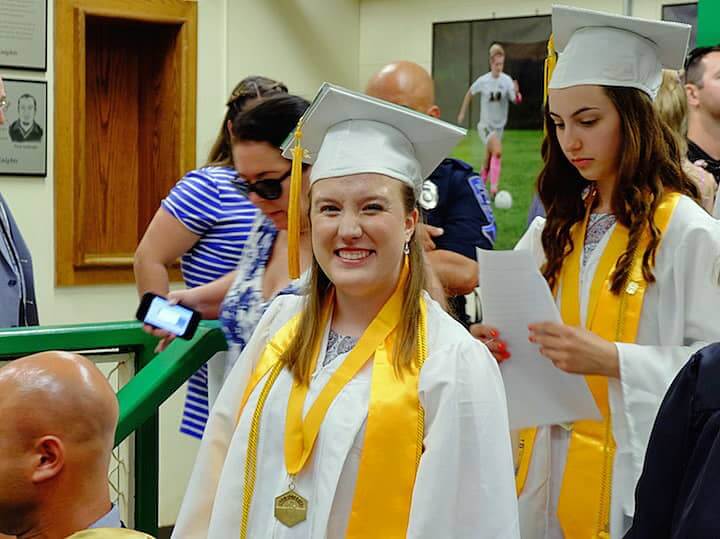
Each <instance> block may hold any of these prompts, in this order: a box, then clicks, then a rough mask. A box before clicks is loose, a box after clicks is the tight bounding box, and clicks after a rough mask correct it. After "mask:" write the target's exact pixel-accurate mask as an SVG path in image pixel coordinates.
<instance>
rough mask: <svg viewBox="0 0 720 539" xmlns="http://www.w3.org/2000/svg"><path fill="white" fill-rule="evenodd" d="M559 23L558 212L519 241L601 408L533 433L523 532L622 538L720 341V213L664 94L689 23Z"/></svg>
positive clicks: (559, 364)
mask: <svg viewBox="0 0 720 539" xmlns="http://www.w3.org/2000/svg"><path fill="white" fill-rule="evenodd" d="M552 25H553V36H554V43H555V45H556V46H557V48H558V50H559V51H560V56H559V58H558V60H557V65H556V66H555V68H554V70H550V69H548V71H551V73H549V77H547V78H546V80H549V84H548V88H549V90H548V101H547V106H546V110H545V118H546V126H547V130H546V136H545V140H544V142H543V147H542V153H543V161H544V166H543V169H542V171H541V172H540V175H539V177H538V192H539V194H540V198H541V199H542V202H543V204H544V206H545V208H547V219H542V218H538V219H536V220H535V221H533V223H532V225H531V226H530V228H529V230H528V231H527V232H526V234H525V236H523V238H522V239H521V240H520V242H519V243H518V246H517V248H518V249H528V250H530V251H531V252H532V254H533V255H534V258H535V260H536V261H537V263H538V265H539V266H540V268H541V271H542V273H543V275H544V277H545V279H546V280H547V283H548V285H549V287H550V289H551V290H552V291H553V292H554V294H555V297H556V302H557V305H558V308H559V311H560V314H561V315H562V321H563V322H562V323H555V322H552V321H542V320H538V321H537V323H533V324H531V325H530V326H529V328H528V329H529V334H528V338H529V340H530V342H532V343H535V344H537V345H538V348H539V352H540V354H541V355H542V356H544V357H545V358H547V360H548V361H551V362H552V363H553V365H554V366H555V367H556V368H558V369H561V370H563V371H565V372H568V373H571V374H576V375H583V376H585V380H586V382H587V385H588V388H589V389H590V391H591V393H592V395H593V397H594V399H595V402H596V404H597V407H598V409H599V412H600V419H599V420H595V419H589V420H581V421H576V422H574V423H572V424H569V425H568V424H563V425H552V426H542V427H539V428H537V429H532V430H525V431H521V432H520V435H519V437H520V443H519V444H518V447H519V449H520V451H519V459H518V460H519V462H517V463H516V469H517V470H518V472H517V483H518V492H519V506H520V523H521V535H522V537H523V538H524V539H526V538H527V539H558V538H563V537H564V538H566V539H575V538H585V537H604V538H608V537H613V538H620V537H622V536H623V535H624V534H625V532H626V531H627V529H628V527H629V524H630V522H631V520H632V516H633V512H634V498H633V494H634V489H635V485H636V483H637V480H638V477H639V476H640V472H641V468H642V463H643V458H644V454H645V450H646V447H647V443H648V438H649V436H650V431H651V428H652V425H653V421H654V419H655V415H656V413H657V411H658V408H659V406H660V403H661V401H662V399H663V396H664V394H665V392H666V390H667V388H668V387H669V385H670V383H671V382H672V380H673V378H674V376H675V374H676V373H677V372H678V371H679V370H680V368H681V367H682V366H683V364H684V363H685V362H686V361H687V360H688V358H690V356H691V355H692V354H693V353H694V352H695V351H697V350H698V349H699V348H701V347H702V346H703V345H704V344H705V343H707V342H713V341H717V340H720V316H719V315H718V305H720V282H719V278H720V275H719V274H718V273H719V271H720V224H719V223H718V222H717V221H716V220H714V219H713V218H712V217H711V216H710V215H708V213H707V212H706V211H704V210H703V209H702V208H701V207H700V206H699V205H698V198H699V197H698V190H697V187H696V186H695V184H694V183H693V182H692V181H691V180H690V178H688V177H687V175H686V174H685V172H684V171H683V169H682V167H681V162H682V156H681V149H680V145H679V144H678V141H677V139H676V137H675V135H674V134H673V133H672V132H671V130H670V129H669V128H668V127H667V125H666V124H665V123H664V122H663V121H662V120H661V119H660V118H659V116H658V114H657V112H656V111H655V109H654V107H653V97H654V96H655V94H656V92H657V90H658V88H659V87H660V83H661V81H662V71H661V68H662V67H663V66H666V67H668V68H677V67H678V66H679V65H681V64H682V59H683V55H684V51H685V47H686V46H687V41H688V38H689V35H690V27H689V26H688V25H683V24H678V23H667V22H659V21H649V20H642V19H637V18H632V17H623V16H619V15H611V14H606V13H600V12H596V11H590V10H585V9H579V8H571V7H565V6H554V7H553V10H552ZM601 49H602V51H603V53H602V54H598V51H599V50H601ZM551 52H552V51H551ZM554 59H555V56H554V53H553V54H551V55H550V56H549V58H548V68H550V66H552V63H553V61H554ZM488 329H492V328H488ZM498 330H499V336H498V337H497V339H501V338H502V335H503V328H498ZM495 335H496V336H497V333H495ZM510 352H511V353H512V350H510ZM509 361H510V362H512V361H513V359H510V360H509Z"/></svg>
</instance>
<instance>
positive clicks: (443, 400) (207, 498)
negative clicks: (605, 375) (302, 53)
mask: <svg viewBox="0 0 720 539" xmlns="http://www.w3.org/2000/svg"><path fill="white" fill-rule="evenodd" d="M462 134H463V130H461V129H458V128H456V127H454V126H451V125H449V124H446V123H444V122H441V121H439V120H436V119H434V118H431V117H429V116H426V115H424V114H418V113H416V112H414V111H411V110H409V109H406V108H404V107H400V106H397V105H391V104H389V103H386V102H383V101H379V100H376V99H372V98H368V97H366V96H362V95H360V94H354V93H352V92H349V91H347V90H344V89H341V88H337V87H333V86H330V85H324V86H323V87H322V88H321V90H320V93H319V94H318V96H317V97H316V98H315V101H314V103H313V104H312V105H311V106H310V108H309V109H308V110H307V112H306V113H305V115H304V117H303V119H302V120H301V121H300V124H299V125H298V128H297V129H296V131H295V137H294V138H295V142H294V144H292V143H290V142H288V143H286V155H290V154H292V156H293V166H292V169H293V172H292V178H291V186H290V209H289V231H288V237H289V242H288V258H289V263H290V273H291V276H297V274H298V272H299V257H298V237H299V233H300V221H301V215H300V210H299V207H300V176H301V166H302V161H303V160H306V162H308V163H313V168H312V170H311V172H310V185H311V187H310V196H309V198H310V204H309V208H310V209H309V232H310V236H311V240H312V253H313V261H312V266H311V269H310V284H309V285H308V290H307V294H306V296H305V297H300V296H284V297H281V298H277V299H276V300H275V301H274V302H273V303H272V304H271V306H270V307H269V309H268V311H267V312H266V313H265V315H264V316H263V318H262V320H261V322H260V324H259V326H258V328H257V329H256V331H255V333H254V334H253V336H252V338H251V340H250V342H249V343H248V344H247V346H246V347H245V349H244V351H243V353H242V355H241V356H240V358H239V359H238V361H237V363H236V364H235V366H234V367H233V370H232V372H231V373H230V377H229V378H228V380H227V381H226V383H225V385H224V386H223V389H222V391H221V393H220V395H219V397H218V401H217V403H216V404H215V406H214V408H213V410H212V414H211V417H210V421H209V423H208V428H207V430H206V431H205V436H204V438H203V442H202V446H201V448H200V453H199V455H198V458H197V461H196V464H195V469H194V471H193V475H192V478H191V480H190V485H189V487H188V492H187V494H186V496H185V500H184V501H183V505H182V508H181V510H180V515H179V518H178V522H177V525H176V527H175V532H174V537H178V538H182V539H196V538H202V537H209V538H217V539H227V538H237V537H240V538H245V537H251V538H263V537H274V538H295V537H297V538H329V539H336V538H337V539H339V538H344V537H348V538H353V539H360V538H371V537H378V538H383V539H400V538H405V537H412V538H427V539H438V538H441V537H442V538H452V539H461V538H468V539H469V538H475V537H488V538H490V537H492V538H494V539H502V538H517V537H519V530H518V521H517V500H516V496H515V488H514V481H513V470H512V454H511V446H510V436H509V432H508V421H507V411H506V407H505V393H504V391H503V387H502V381H501V380H500V373H499V370H498V367H497V364H496V362H495V360H494V359H493V358H492V357H491V355H490V353H489V352H488V350H487V349H486V348H485V346H483V345H482V344H480V343H479V342H477V341H476V340H475V339H473V338H472V337H471V336H470V335H468V333H467V332H466V331H465V330H464V329H463V328H462V326H461V325H460V324H458V323H457V322H456V321H454V320H453V319H452V318H451V317H450V316H449V315H448V314H447V313H445V312H444V311H443V310H442V309H441V308H440V307H439V305H438V304H437V303H435V302H434V301H433V300H431V299H430V297H429V296H428V295H427V294H426V293H425V292H423V286H424V278H425V270H424V268H423V255H422V247H421V246H420V244H419V243H418V240H417V239H416V235H415V234H414V232H415V226H416V224H417V220H418V210H417V208H416V204H417V200H418V195H419V194H420V192H421V189H422V182H423V179H424V178H425V177H427V176H428V175H429V174H430V173H431V172H432V171H433V170H434V169H435V167H436V166H437V165H438V163H439V162H440V161H441V160H442V159H443V157H445V156H446V155H447V153H448V152H449V151H450V149H452V147H453V146H454V145H455V144H456V143H457V141H458V140H459V139H460V138H461V137H462ZM293 146H294V147H293Z"/></svg>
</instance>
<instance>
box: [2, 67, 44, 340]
mask: <svg viewBox="0 0 720 539" xmlns="http://www.w3.org/2000/svg"><path fill="white" fill-rule="evenodd" d="M6 103H7V100H6V95H5V86H4V85H3V82H2V79H1V78H0V125H2V124H3V123H4V122H5V110H6ZM37 324H38V313H37V305H36V304H35V283H34V279H33V269H32V259H31V258H30V251H29V249H28V248H27V245H25V240H23V237H22V235H21V234H20V230H19V229H18V227H17V224H16V223H15V219H13V216H12V213H10V208H9V207H8V205H7V203H6V202H5V199H4V198H3V197H2V195H0V328H3V327H15V326H35V325H37Z"/></svg>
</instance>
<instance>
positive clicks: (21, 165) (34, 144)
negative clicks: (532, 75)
mask: <svg viewBox="0 0 720 539" xmlns="http://www.w3.org/2000/svg"><path fill="white" fill-rule="evenodd" d="M3 81H4V83H5V93H6V95H7V101H8V108H7V110H6V111H5V120H6V121H5V124H4V125H1V126H0V175H1V176H47V83H46V82H45V81H34V80H20V79H6V78H4V77H3Z"/></svg>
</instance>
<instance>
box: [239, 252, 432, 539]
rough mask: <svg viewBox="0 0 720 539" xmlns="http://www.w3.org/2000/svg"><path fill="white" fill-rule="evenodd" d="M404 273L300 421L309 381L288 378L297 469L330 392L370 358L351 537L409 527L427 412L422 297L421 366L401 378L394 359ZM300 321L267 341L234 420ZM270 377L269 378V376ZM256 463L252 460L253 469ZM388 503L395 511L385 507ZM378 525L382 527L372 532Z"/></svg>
mask: <svg viewBox="0 0 720 539" xmlns="http://www.w3.org/2000/svg"><path fill="white" fill-rule="evenodd" d="M407 275H408V266H407V264H405V266H404V267H403V270H402V272H401V275H400V279H399V281H398V284H397V287H396V289H395V291H394V293H393V295H392V296H391V297H390V299H389V300H388V301H387V302H386V303H385V305H384V306H383V308H382V309H381V310H380V312H379V313H378V315H377V316H376V317H375V319H374V320H373V321H372V322H371V323H370V325H369V326H368V328H367V329H366V330H365V332H364V333H363V335H362V336H361V337H360V340H359V341H358V343H357V344H356V346H355V347H354V348H353V350H352V351H351V352H350V353H349V354H348V356H347V357H346V358H345V360H344V361H343V364H342V365H341V366H340V367H339V368H338V369H337V371H335V373H333V375H332V376H331V377H330V380H329V381H328V383H327V384H326V385H325V387H324V388H323V389H322V391H321V392H320V394H319V395H318V397H317V399H316V400H315V402H314V403H313V405H312V406H311V407H310V410H309V411H308V413H307V415H306V416H305V419H304V420H303V417H302V412H303V408H304V404H305V398H306V396H307V391H308V387H307V386H305V385H303V384H300V383H298V382H296V381H295V382H293V387H292V389H291V392H290V397H289V400H288V412H287V420H286V425H285V462H286V466H287V471H288V473H289V474H290V475H295V474H297V473H299V472H300V471H301V470H302V469H303V467H304V465H305V463H306V462H307V459H308V458H309V456H310V454H311V453H312V450H313V447H314V444H315V441H316V439H317V436H318V433H319V430H320V427H321V425H322V421H323V419H324V417H325V414H326V413H327V411H328V409H329V407H330V405H331V404H332V402H333V400H334V399H335V397H336V396H337V395H338V393H339V392H340V391H341V390H342V389H343V387H344V386H345V385H346V384H347V383H348V382H349V381H350V380H351V379H352V378H353V377H354V376H355V375H356V374H357V373H358V371H359V370H360V369H361V368H362V367H363V366H364V365H365V364H366V363H367V361H369V360H370V359H373V374H372V381H371V389H370V403H369V411H368V421H367V426H366V432H365V441H364V445H363V451H362V455H361V459H360V466H359V471H358V480H357V485H356V491H355V497H354V499H353V507H352V512H351V516H350V521H349V525H348V533H347V537H348V538H361V537H369V536H372V535H373V534H375V535H376V536H382V537H386V538H388V539H392V538H394V537H397V538H400V537H405V535H406V531H407V526H408V520H409V515H410V503H411V500H412V491H413V487H414V483H415V475H416V473H417V466H418V463H419V458H420V455H421V453H422V441H423V437H424V413H423V410H422V408H421V406H420V402H419V398H418V377H419V371H420V367H421V366H422V362H423V361H424V359H425V354H426V350H425V348H426V344H425V328H426V317H427V315H426V307H425V303H424V301H423V300H422V299H421V300H420V309H421V327H420V328H419V332H418V363H419V365H418V366H417V367H416V368H411V369H408V370H405V371H403V376H402V377H401V378H399V377H398V376H397V375H396V373H395V370H394V366H393V364H392V361H391V358H392V348H393V346H394V344H395V342H394V341H395V339H394V330H395V328H396V327H397V324H398V322H399V320H400V315H401V312H402V303H403V298H404V294H403V290H404V285H405V281H406V279H407ZM331 306H332V302H331V301H330V302H328V304H327V306H326V308H325V309H324V312H323V321H324V323H325V324H326V323H327V320H328V318H329V315H330V309H331ZM298 321H299V315H298V316H295V317H294V318H293V319H291V320H290V321H289V322H288V323H287V324H286V325H285V326H284V327H283V328H281V329H280V331H278V333H277V334H276V335H275V337H273V339H272V340H271V341H270V342H269V343H268V345H267V346H266V347H265V350H264V352H263V355H262V356H261V358H260V361H259V362H258V365H257V367H256V369H255V372H254V373H253V375H252V376H251V378H250V381H249V383H248V385H247V387H246V389H245V393H244V395H243V398H242V401H241V406H240V408H239V410H238V413H237V416H236V424H237V422H238V421H239V419H240V414H241V413H242V410H243V408H244V407H245V405H246V404H247V401H248V399H249V397H250V394H251V393H252V391H253V389H254V388H255V387H256V386H257V385H258V383H259V382H260V380H262V379H263V377H265V375H266V374H267V373H268V372H271V375H272V374H273V373H275V371H276V366H277V364H278V363H277V362H278V360H279V358H280V357H281V355H282V353H283V351H284V350H285V349H286V348H287V346H288V345H289V343H290V342H291V340H292V338H293V336H294V335H295V332H296V331H297V323H298ZM320 345H321V343H319V342H318V343H316V344H315V346H314V347H313V351H312V353H313V358H314V359H313V365H312V369H313V371H314V369H315V366H316V363H317V358H318V356H319V349H320ZM269 380H270V379H269ZM271 381H272V382H274V378H272V379H271ZM266 385H267V383H266ZM263 391H265V388H264V389H263ZM268 391H269V388H268ZM258 406H260V403H258ZM256 430H258V431H259V429H256ZM258 437H259V432H255V433H254V434H253V432H252V431H251V437H250V440H249V442H248V446H249V450H248V451H249V453H250V449H252V448H253V447H255V448H256V447H257V442H258V440H257V438H258ZM248 459H250V456H249V457H248ZM254 467H255V463H254V462H253V464H252V468H253V469H254ZM246 472H247V470H246ZM246 476H247V477H252V478H253V484H252V485H251V484H249V483H248V482H247V481H246V496H245V498H246V501H245V504H246V505H248V507H247V508H244V513H247V514H248V515H249V504H250V502H251V500H252V489H253V488H254V471H252V472H251V473H246ZM248 494H249V495H248ZM389 509H392V511H391V512H388V510H389ZM380 530H382V533H380V535H377V533H378V532H379V531H380Z"/></svg>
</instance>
